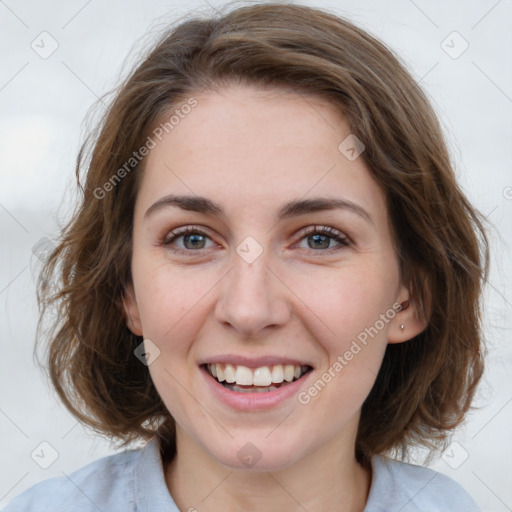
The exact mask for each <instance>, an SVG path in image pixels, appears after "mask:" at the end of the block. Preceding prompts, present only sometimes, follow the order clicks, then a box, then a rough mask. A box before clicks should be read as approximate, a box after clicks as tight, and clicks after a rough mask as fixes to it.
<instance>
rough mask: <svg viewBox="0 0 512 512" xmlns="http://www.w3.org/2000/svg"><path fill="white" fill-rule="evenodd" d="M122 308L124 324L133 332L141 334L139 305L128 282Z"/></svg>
mask: <svg viewBox="0 0 512 512" xmlns="http://www.w3.org/2000/svg"><path fill="white" fill-rule="evenodd" d="M123 309H124V312H125V317H126V325H127V327H128V329H130V331H132V332H133V334H135V335H137V336H142V323H141V321H140V315H139V307H138V306H137V300H136V298H135V292H134V291H133V286H132V285H131V284H130V285H128V286H126V287H125V293H124V296H123Z"/></svg>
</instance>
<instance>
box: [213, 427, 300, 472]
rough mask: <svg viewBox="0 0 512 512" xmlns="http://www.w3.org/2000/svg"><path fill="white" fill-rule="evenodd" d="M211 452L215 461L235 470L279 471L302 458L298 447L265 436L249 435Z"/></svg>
mask: <svg viewBox="0 0 512 512" xmlns="http://www.w3.org/2000/svg"><path fill="white" fill-rule="evenodd" d="M265 435H268V434H265ZM251 437H252V439H253V440H252V441H251ZM207 448H208V447H207ZM209 451H210V455H211V456H212V457H213V459H215V460H216V461H217V462H219V463H220V464H223V465H224V466H226V467H228V468H230V469H233V470H235V469H236V470H240V469H245V470H250V471H277V470H280V469H284V468H287V467H288V466H291V465H292V464H294V463H296V462H297V461H298V460H299V458H300V454H299V452H298V450H297V447H295V446H293V445H291V444H283V443H279V444H278V443H275V442H273V441H269V439H265V436H264V435H263V436H261V437H258V436H250V435H248V436H244V438H243V440H238V439H230V441H229V442H228V443H224V444H223V445H216V446H214V447H211V449H210V450H209Z"/></svg>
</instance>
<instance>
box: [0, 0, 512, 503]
mask: <svg viewBox="0 0 512 512" xmlns="http://www.w3.org/2000/svg"><path fill="white" fill-rule="evenodd" d="M247 3H249V2H244V4H247ZM298 3H302V4H305V5H312V6H318V7H323V8H327V9H330V10H331V11H332V12H334V13H337V14H338V15H341V16H345V17H347V18H348V19H350V20H352V21H353V22H354V23H356V24H358V25H359V26H361V27H362V28H364V29H366V30H368V31H369V32H371V33H372V34H373V35H375V36H377V37H378V38H380V39H382V40H383V41H384V42H385V43H387V44H388V45H389V46H390V47H391V48H392V49H393V50H394V51H395V53H397V54H398V55H399V56H400V57H402V59H403V60H404V61H405V62H406V63H407V66H408V68H409V69H410V71H411V73H412V74H413V76H414V77H415V78H416V80H417V82H418V83H419V84H420V86H421V87H422V88H423V89H424V90H425V91H426V92H427V94H428V96H429V97H430V99H431V101H432V103H433V105H434V108H435V109H436V111H437V113H438V115H439V117H440V119H441V122H442V124H443V127H444V130H445V133H446V136H447V138H448V142H449V144H450V149H451V151H452V154H453V161H454V163H455V167H456V173H457V176H458V179H459V182H460V184H461V186H462V188H463V190H464V191H465V193H466V194H467V196H468V197H469V199H470V201H471V202H472V203H473V204H474V205H475V206H476V207H477V208H478V209H479V210H480V212H481V213H482V214H483V215H484V216H485V217H486V219H487V221H488V222H489V223H491V224H492V226H493V228H492V230H491V231H490V232H489V237H490V240H491V257H492V260H491V274H490V278H489V282H488V284H487V288H486V291H485V310H484V320H485V335H486V338H487V347H488V350H489V357H488V360H487V369H486V373H485V376H484V381H483V382H482V384H481V385H480V387H479V391H478V396H477V400H476V402H475V405H476V406H478V410H477V411H475V412H472V413H471V414H470V415H469V416H468V418H467V421H466V423H465V424H464V425H463V426H462V427H461V428H460V429H458V430H457V431H456V432H455V433H454V435H453V438H452V444H451V445H450V447H449V449H448V450H446V451H445V452H444V453H443V454H442V456H441V457H439V458H437V459H436V460H435V461H434V462H432V463H431V464H430V466H431V467H432V468H433V469H435V470H437V471H440V472H442V473H444V474H446V475H448V476H450V477H451V478H453V479H454V480H456V481H458V482H459V483H460V484H462V485H463V486H464V487H465V489H466V490H467V491H468V492H470V494H471V495H472V496H473V497H474V499H475V500H476V501H477V503H478V504H479V505H480V507H481V508H482V509H483V510H485V511H486V512H505V511H510V510H512V486H511V485H510V484H511V483H512V462H511V461H512V428H511V426H512V343H511V336H512V332H511V329H512V320H511V319H512V314H511V313H512V304H511V302H512V294H511V281H512V252H511V242H512V228H511V222H510V219H511V218H512V152H511V147H512V144H511V141H512V1H511V0H473V1H462V0H459V1H451V2H444V1H441V0H435V1H433V0H431V1H427V0H414V1H413V0H388V1H386V2H381V1H378V0H336V1H335V0H330V1H319V0H318V1H309V2H306V1H302V0H301V1H300V2H298ZM220 5H223V4H222V2H214V1H213V0H209V1H207V0H204V1H196V0H194V1H192V0H187V1H184V0H183V1H174V2H172V3H171V2H168V1H164V0H152V1H149V2H143V1H142V0H122V1H121V0H110V1H109V2H101V1H100V0H68V1H63V0H61V1H45V2H38V1H36V0H0V48H1V52H2V61H1V62H2V65H1V68H0V112H1V116H0V230H1V250H0V343H1V353H2V354H3V356H2V357H0V379H1V382H0V384H1V386H0V434H1V435H0V460H1V461H2V463H1V464H0V508H2V505H5V504H6V503H7V502H8V501H10V500H11V499H12V498H13V497H14V496H15V495H17V494H19V493H20V492H22V491H23V490H25V489H27V488H28V487H30V486H31V485H33V484H35V483H36V482H39V481H41V480H43V479H46V478H49V477H52V476H59V475H63V474H66V475H69V474H70V473H71V472H72V471H74V470H76V469H78V468H80V467H82V466H84V465H85V464H87V463H88V462H91V461H93V460H95V459H98V458H100V457H102V456H105V455H108V454H111V453H114V452H115V451H116V450H115V448H114V447H113V446H111V445H110V444H109V443H108V442H107V441H106V440H104V439H102V438H99V437H97V436H95V435H94V434H93V433H91V432H90V431H87V430H85V429H84V428H83V427H82V426H81V425H80V424H79V423H78V422H77V421H76V420H75V419H74V418H73V417H72V416H71V415H70V414H69V413H68V412H67V411H66V410H65V409H64V407H63V406H62V405H61V404H60V403H59V402H58V400H57V398H56V396H55V394H54V392H53V391H52V390H51V388H50V386H49V384H48V382H47V379H46V377H45V376H44V374H43V373H42V372H41V371H40V370H39V369H38V368H37V366H36V365H35V363H34V360H33V349H34V340H35V329H36V323H37V318H38V312H37V304H36V298H35V280H36V278H37V274H38V271H39V269H40V266H41V263H42V261H43V260H44V257H45V251H47V250H48V249H49V248H51V246H52V240H55V239H56V237H57V234H58V232H59V227H62V226H63V225H64V223H65V221H66V220H67V218H68V214H69V211H70V208H71V207H72V205H73V204H74V201H75V200H76V197H77V195H76V192H75V177H74V165H75V158H76V155H77V152H78V149H79V146H80V143H81V142H82V140H83V136H84V129H85V125H84V120H85V118H86V115H87V112H88V111H89V109H90V108H91V106H92V105H93V104H94V103H96V102H98V99H99V98H100V97H101V96H102V95H103V94H105V93H106V92H108V91H109V90H111V89H112V88H113V87H114V86H115V85H117V84H118V82H119V79H120V77H122V76H125V75H126V73H127V72H128V70H129V68H130V66H131V65H132V64H133V63H134V62H135V61H136V57H137V52H139V51H141V50H143V49H144V48H145V47H146V46H147V44H148V43H150V42H151V41H152V40H153V39H154V37H155V36H156V34H157V33H158V31H159V30H161V29H162V28H163V27H165V25H166V24H167V23H169V22H172V21H174V20H175V19H176V18H179V17H182V16H184V15H186V13H188V12H190V11H191V10H194V11H195V10H200V11H201V12H204V10H205V9H206V8H210V9H211V10H212V11H213V10H214V9H215V8H216V7H219V6H220ZM238 5H242V2H239V3H238ZM209 6H210V7H209ZM103 108H104V107H103V106H102V105H101V104H100V106H99V108H98V109H97V110H98V113H99V114H101V113H102V110H103ZM507 219H508V220H507ZM423 457H424V453H423V452H421V451H418V452H417V460H418V463H421V460H422V458H423Z"/></svg>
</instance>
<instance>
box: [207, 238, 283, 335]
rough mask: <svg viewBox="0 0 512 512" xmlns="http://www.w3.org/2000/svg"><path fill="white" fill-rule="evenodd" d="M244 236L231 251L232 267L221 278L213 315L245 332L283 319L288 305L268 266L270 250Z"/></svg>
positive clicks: (253, 332)
mask: <svg viewBox="0 0 512 512" xmlns="http://www.w3.org/2000/svg"><path fill="white" fill-rule="evenodd" d="M251 238H252V237H248V239H246V240H244V241H243V242H242V243H240V244H239V246H238V247H237V248H236V252H234V253H233V255H232V268H231V271H230V272H228V274H227V275H226V278H225V280H223V281H224V282H223V284H222V289H221V296H220V297H219V300H218V303H217V307H216V316H217V320H218V321H220V322H222V323H229V324H230V325H231V326H232V327H234V328H235V329H236V330H238V331H240V332H242V333H244V334H255V333H257V332H258V331H260V330H262V329H264V328H265V327H268V326H271V325H278V324H282V323H284V322H286V320H287V318H288V315H289V307H288V304H287V300H286V297H285V296H284V295H283V289H282V288H283V287H282V286H280V285H279V279H277V277H276V276H274V273H273V272H272V271H271V270H270V264H271V262H270V260H271V259H272V258H271V257H270V251H269V250H268V249H263V247H262V246H261V245H260V244H259V243H258V242H256V241H255V239H251Z"/></svg>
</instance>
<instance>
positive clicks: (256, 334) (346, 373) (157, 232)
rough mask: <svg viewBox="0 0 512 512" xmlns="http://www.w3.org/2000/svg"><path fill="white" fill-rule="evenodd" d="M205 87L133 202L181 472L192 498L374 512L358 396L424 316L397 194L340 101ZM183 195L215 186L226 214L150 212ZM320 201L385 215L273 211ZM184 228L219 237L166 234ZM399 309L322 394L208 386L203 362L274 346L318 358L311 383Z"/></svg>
mask: <svg viewBox="0 0 512 512" xmlns="http://www.w3.org/2000/svg"><path fill="white" fill-rule="evenodd" d="M196 99H197V101H198V105H197V106H196V107H195V108H194V109H193V110H192V112H191V113H190V114H188V115H187V116H186V117H185V118H184V119H182V120H181V121H180V123H179V124H178V125H177V126H175V127H174V129H173V130H172V131H170V132H169V133H168V134H167V135H165V136H164V138H163V139H162V141H161V142H160V143H158V144H157V146H156V147H155V148H154V149H152V150H151V152H150V154H149V156H148V158H147V161H146V167H145V171H144V177H143V179H142V183H141V188H140V190H139V193H138V196H137V201H136V206H135V212H134V231H133V237H134V238H133V258H132V276H133V282H134V286H133V288H130V289H129V292H128V293H127V296H126V299H125V311H126V314H127V318H128V319H129V320H128V325H129V327H130V329H131V330H132V331H133V332H134V333H136V334H137V335H141V336H144V338H145V339H149V340H151V342H152V343H154V344H155V345H156V346H157V347H158V349H159V350H160V354H159V356H158V357H157V358H156V359H155V360H154V362H153V363H152V364H151V365H150V366H149V371H150V373H151V377H152V379H153V381H154V383H155V386H156V388H157V390H158V391H159V393H160V396H161V397H162V399H163V401H164V403H165V405H166V407H167V408H168V410H169V411H170V413H171V414H172V416H173V417H174V419H175V420H176V425H177V456H176V457H175V458H174V459H173V461H172V462H171V463H170V464H169V465H168V467H166V468H165V478H166V482H167V486H168V488H169V491H170V493H171V495H172V497H173V499H174V500H175V502H176V504H177V505H178V507H179V508H180V510H182V511H185V510H189V509H192V507H194V509H195V510H197V511H199V512H209V511H218V510H224V511H225V512H232V511H240V510H246V511H256V510H266V511H268V512H282V511H283V510H287V511H295V510H296V511H303V510H307V511H308V512H324V511H325V510H330V511H337V512H361V511H363V509H364V507H365V504H366V502H367V499H368V494H369V491H370V488H371V477H372V475H371V471H370V470H365V469H363V468H362V467H361V466H360V465H359V464H358V463H357V461H356V458H355V453H354V449H355V440H356V432H357V426H358V423H359V418H360V413H361V406H362V404H363V402H364V400H365V399H366V397H367V396H368V394H369V392H370V390H371V388H372V386H373V383H374V382H375V378H376V375H377V373H378V370H379V368H380V365H381V363H382V358H383V356H384V351H385V349H386V346H387V344H388V343H402V342H406V341H407V340H410V339H411V338H413V337H414V336H415V335H417V334H418V333H420V332H421V331H423V330H424V329H425V327H426V324H425V321H424V320H422V319H420V318H419V316H418V315H417V312H416V311H415V309H414V304H412V303H411V306H410V307H408V308H406V309H404V310H403V311H397V310H393V309H392V306H393V304H397V303H398V304H400V303H404V302H405V301H407V300H408V299H409V290H407V288H406V287H405V286H404V285H403V284H402V283H401V282H400V279H399V268H398V260H397V255H396V254H395V251H394V248H393V245H392V239H391V232H390V227H389V218H388V212H387V208H386V204H385V200H384V194H383V192H382V190H381V189H380V187H379V186H378V185H377V184H376V183H375V181H374V180H373V179H372V177H371V174H370V172H369V169H368V168H367V165H366V163H365V162H364V161H363V158H356V159H355V160H353V161H350V160H349V159H347V158H346V156H345V155H344V154H343V153H342V152H341V151H340V150H339V149H338V145H339V144H340V142H341V141H343V140H344V139H345V138H346V137H347V136H348V135H349V134H350V129H349V127H348V125H347V124H346V122H345V120H344V119H343V117H342V116H341V115H340V114H339V113H338V112H337V111H336V110H335V109H334V108H333V107H332V105H330V104H328V103H326V102H324V101H322V100H320V99H317V98H314V97H309V98H307V101H306V99H305V98H304V97H302V96H300V95H297V94H294V93H289V94H285V93H284V92H282V91H275V90H274V91H271V92H270V93H269V92H268V91H262V90H259V89H252V88H247V87H242V86H236V87H231V88H229V89H223V90H222V91H221V92H220V93H217V92H205V93H202V94H199V95H197V96H196ZM171 193H172V194H180V195H181V194H183V195H193V196H203V197H206V198H209V199H211V200H213V201H215V202H216V203H218V204H219V205H220V206H222V208H223V209H224V210H225V217H223V218H218V217H215V216H213V215H211V214H204V213H198V212H192V211H186V210H183V209H181V208H178V207H176V206H169V207H167V208H163V209H160V210H158V211H156V212H155V213H154V214H152V215H149V216H148V217H146V218H145V217H144V216H145V213H146V211H147V210H148V208H149V207H150V206H151V205H152V204H154V203H155V202H156V201H157V200H159V199H161V198H162V197H163V196H165V195H167V194H171ZM312 197H331V198H332V197H337V198H343V199H347V200H350V201H353V202H354V203H357V204H358V205H360V206H361V207H362V208H364V210H366V212H367V213H368V215H369V217H370V219H371V220H367V219H365V218H364V216H361V215H358V214H357V213H354V212H353V211H351V210H350V209H346V208H343V209H340V208H338V209H332V210H322V211H315V212H309V213H305V214H300V215H297V216H293V217H289V218H284V219H282V220H279V221H276V219H275V215H276V212H277V211H278V209H279V207H280V206H281V205H282V204H283V203H285V202H287V201H292V200H295V199H309V198H312ZM315 225H316V226H318V227H323V226H327V227H331V228H333V229H334V230H335V234H338V235H340V236H342V237H348V240H349V242H350V245H348V246H344V245H342V244H341V243H340V242H338V241H336V240H335V239H334V238H332V236H333V234H332V233H329V234H324V236H322V234H320V235H314V236H316V237H318V238H316V244H317V245H315V239H314V236H313V235H312V234H311V233H303V232H302V228H308V229H309V228H311V229H313V227H314V226H315ZM185 226H197V227H200V228H201V230H202V231H204V232H205V234H204V235H201V233H197V232H196V233H195V234H192V235H190V234H187V233H184V234H182V236H180V237H179V238H176V239H175V240H174V241H173V242H172V243H171V244H170V245H167V246H165V245H161V244H160V243H159V241H162V240H163V239H165V238H169V236H170V235H169V234H170V232H171V231H176V230H177V229H178V228H181V227H185ZM249 236H250V237H252V238H253V239H254V240H256V241H257V243H258V244H259V246H260V247H261V248H262V249H263V252H262V253H261V254H260V255H259V256H258V257H257V258H256V259H255V260H254V261H253V262H252V263H250V264H249V263H247V261H246V260H244V259H243V258H242V257H241V256H240V255H239V253H237V251H236V249H237V247H238V246H239V245H240V244H241V243H242V242H243V241H244V240H245V239H246V238H247V237H249ZM194 237H195V238H194ZM193 243H195V245H194V244H193ZM172 249H175V250H176V251H178V252H173V251H172ZM389 311H393V315H391V314H389V315H388V317H387V321H386V322H381V323H382V324H384V326H383V327H382V328H380V329H379V331H378V334H377V335H375V336H374V337H372V338H371V339H369V342H368V343H367V344H366V345H364V346H362V349H361V350H360V351H359V352H358V353H357V354H355V355H354V356H353V358H351V360H350V361H347V362H346V363H347V364H345V365H344V366H343V369H342V370H341V371H337V372H336V374H335V377H333V378H332V379H331V380H330V382H329V383H328V384H327V385H326V386H325V387H324V388H323V389H322V390H321V391H320V392H318V393H317V394H316V395H315V396H314V397H311V399H310V401H309V402H308V403H307V404H304V403H301V402H300V401H299V400H298V393H297V394H296V395H294V396H292V397H291V398H287V399H286V400H283V401H281V402H279V403H277V404H275V405H273V406H272V407H269V408H268V409H265V410H257V411H255V410H251V411H240V410H236V409H235V408H233V407H230V406H228V405H226V404H225V403H223V402H222V401H221V400H219V399H218V396H217V395H216V394H215V393H214V392H212V389H211V387H210V386H208V385H206V384H205V382H206V378H211V377H206V378H205V372H204V371H203V370H202V369H201V368H200V366H199V364H200V362H201V361H202V360H204V359H205V358H208V357H212V356H217V355H219V354H236V355H245V356H247V357H258V356H262V355H272V356H282V357H294V358H297V359H298V360H300V361H304V362H308V363H309V364H310V365H311V366H312V367H313V370H312V372H310V374H309V376H308V380H307V382H308V384H307V386H306V385H304V386H306V387H304V386H303V387H302V388H301V391H302V392H305V391H307V389H308V388H309V387H310V386H311V385H312V384H313V383H314V382H315V381H316V380H317V379H319V378H320V377H321V376H322V374H324V373H325V372H328V370H329V368H331V372H332V368H333V365H334V364H335V361H336V360H337V358H338V357H339V356H340V355H341V356H343V354H345V353H346V352H347V351H348V350H349V349H350V347H351V343H352V342H353V341H354V340H355V339H356V338H357V336H358V334H359V333H361V332H363V331H364V330H365V328H367V327H369V326H374V325H376V321H377V320H379V318H382V316H381V315H382V314H385V313H386V312H389ZM389 317H391V318H389ZM401 324H404V325H405V326H406V328H405V329H404V330H401V329H400V325H401ZM379 325H380V324H379ZM248 442H250V443H252V444H253V445H254V446H256V447H257V449H258V451H259V453H260V454H261V458H260V459H259V460H258V462H257V463H256V464H255V465H254V466H252V467H248V466H247V465H244V463H243V461H242V460H241V459H240V458H239V457H238V453H239V451H240V450H241V448H242V447H244V446H246V444H247V443H248Z"/></svg>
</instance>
